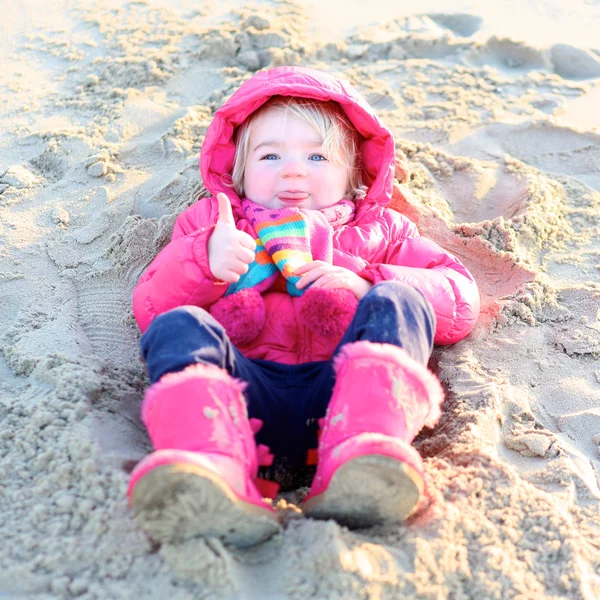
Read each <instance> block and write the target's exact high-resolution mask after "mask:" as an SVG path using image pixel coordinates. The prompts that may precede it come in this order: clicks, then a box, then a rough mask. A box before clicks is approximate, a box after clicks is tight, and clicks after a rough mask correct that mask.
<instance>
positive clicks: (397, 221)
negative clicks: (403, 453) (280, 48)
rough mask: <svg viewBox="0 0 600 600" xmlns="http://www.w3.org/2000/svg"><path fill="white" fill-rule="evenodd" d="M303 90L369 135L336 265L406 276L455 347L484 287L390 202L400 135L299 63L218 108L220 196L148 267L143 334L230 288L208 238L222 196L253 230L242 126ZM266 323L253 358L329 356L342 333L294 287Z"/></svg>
mask: <svg viewBox="0 0 600 600" xmlns="http://www.w3.org/2000/svg"><path fill="white" fill-rule="evenodd" d="M274 95H281V96H301V97H306V98H313V99H317V100H334V101H336V102H338V103H339V104H340V105H341V106H342V108H343V109H344V111H345V112H346V114H347V115H348V118H349V119H350V120H351V121H352V123H353V124H354V126H355V127H356V129H357V130H358V131H359V132H360V133H361V135H362V136H363V137H364V138H365V139H364V141H363V143H362V146H361V159H362V164H363V171H364V176H363V181H365V183H366V185H367V186H368V188H369V191H368V194H367V196H366V198H364V199H362V200H358V201H357V206H356V214H355V217H354V220H353V221H351V222H350V223H348V224H346V225H343V226H341V227H339V228H338V229H336V230H335V232H334V237H333V242H334V248H335V250H334V261H333V262H334V264H336V265H340V266H343V267H346V268H348V269H351V270H352V271H354V272H356V273H359V274H360V276H361V277H363V278H365V279H367V280H368V281H370V282H372V283H373V284H376V283H379V282H381V281H386V280H395V281H401V282H403V283H406V284H408V285H410V286H412V287H414V288H416V289H417V290H420V291H421V292H422V293H423V295H424V296H425V297H426V298H427V299H428V300H429V301H430V302H431V304H432V306H433V308H434V310H435V314H436V316H437V326H436V332H435V343H437V344H452V343H454V342H457V341H459V340H461V339H462V338H464V337H465V336H466V335H467V334H468V333H469V332H470V331H471V329H472V328H473V326H474V325H475V322H476V321H477V316H478V314H479V293H478V290H477V286H476V284H475V282H474V281H473V278H472V276H471V274H470V273H469V272H468V271H467V269H466V268H465V267H464V266H463V265H462V264H461V263H460V262H459V261H458V260H457V259H456V258H455V257H454V256H452V255H451V254H449V253H448V252H446V251H444V250H443V249H442V248H440V247H439V246H438V245H437V244H436V243H435V242H433V241H431V240H429V239H425V238H423V237H420V236H419V233H418V231H417V228H416V226H415V225H414V223H412V222H411V221H410V220H409V219H407V218H406V217H405V216H403V215H402V214H400V213H398V212H396V211H394V210H391V209H388V208H385V207H386V205H387V204H388V203H389V202H390V200H391V194H392V184H393V177H394V163H395V156H394V140H393V138H392V135H391V133H390V132H389V131H388V130H387V129H386V128H385V127H384V126H383V125H382V124H381V122H380V121H379V119H378V118H377V116H376V115H375V114H374V112H373V110H372V109H371V108H370V107H369V106H368V105H367V104H366V102H365V100H364V99H363V98H361V97H360V96H359V95H358V94H357V92H356V91H355V90H354V89H353V88H352V87H351V86H350V84H349V83H348V82H346V81H343V80H337V79H335V78H333V77H331V76H330V75H328V74H326V73H323V72H320V71H314V70H312V69H308V68H301V67H277V68H275V69H271V70H269V71H262V72H259V73H257V74H256V75H255V76H254V77H252V78H251V79H249V80H248V81H247V82H245V83H244V84H243V85H242V86H241V87H240V88H239V89H238V90H237V91H236V92H235V93H234V94H233V95H232V96H231V98H230V99H229V100H228V101H227V102H226V103H225V104H224V105H223V107H222V108H220V109H219V110H218V111H217V112H216V114H215V117H214V119H213V121H212V123H211V125H210V127H209V128H208V131H207V134H206V138H205V140H204V144H203V146H202V152H201V158H200V170H201V175H202V180H203V182H204V185H205V187H206V188H207V190H209V191H210V193H211V194H212V197H210V198H205V199H200V200H198V201H197V202H195V203H194V204H193V205H192V206H190V207H189V208H188V209H186V210H185V211H184V212H183V213H182V214H181V215H179V217H178V219H177V222H176V224H175V228H174V231H173V236H172V239H171V242H170V243H169V244H168V245H167V246H166V247H165V248H164V249H163V250H162V251H161V252H160V253H159V255H158V256H157V257H156V258H155V259H154V260H153V261H152V263H151V264H150V265H149V267H148V268H147V269H146V271H145V272H144V273H143V274H142V277H141V278H140V281H139V283H138V285H137V286H136V288H135V290H134V293H133V310H134V314H135V318H136V320H137V322H138V324H139V326H140V329H141V330H142V331H145V330H146V329H147V328H148V326H149V325H150V323H151V321H152V319H154V317H156V316H157V315H160V314H161V313H164V312H166V311H168V310H171V309H173V308H175V307H178V306H183V305H195V306H200V307H202V308H205V309H207V310H208V309H209V308H210V306H211V305H212V304H213V303H214V302H216V301H217V300H219V299H220V298H221V297H222V296H223V295H224V294H225V292H226V291H227V288H228V285H227V284H225V283H222V282H219V281H216V280H215V278H214V277H213V275H212V273H211V271H210V268H209V263H208V248H207V243H208V239H209V237H210V235H211V233H212V230H213V227H214V225H215V224H216V222H217V218H218V208H217V201H216V195H217V193H218V192H224V193H225V194H227V196H228V197H229V198H230V199H231V203H232V207H233V214H234V217H235V219H236V221H237V227H238V229H241V230H244V231H247V232H251V229H250V227H249V223H248V222H247V220H246V219H245V217H244V214H243V212H242V209H241V201H240V198H238V197H237V196H236V194H235V193H234V192H233V190H232V188H231V187H229V186H227V185H226V183H227V182H230V181H231V177H230V175H229V174H230V173H231V171H232V165H233V157H234V152H235V146H234V143H233V141H232V136H233V133H234V129H235V128H236V127H237V126H238V125H240V123H242V122H243V121H244V120H245V119H246V118H247V117H248V115H250V114H251V113H252V112H254V111H255V110H256V109H257V108H258V107H259V106H261V105H262V104H263V103H265V102H266V101H267V100H268V99H269V98H270V97H271V96H274ZM263 300H264V303H265V308H266V314H267V322H266V325H265V327H264V329H263V330H262V332H261V333H260V335H259V336H258V337H257V338H256V339H254V340H253V341H252V342H250V343H249V344H248V345H247V346H242V347H240V350H241V351H242V352H243V353H244V354H245V355H246V356H248V357H250V358H260V359H265V360H273V361H278V362H281V363H287V364H298V363H303V362H309V361H316V360H326V359H328V358H330V357H331V355H332V353H333V350H334V349H335V347H336V345H337V344H338V342H339V339H332V338H327V337H323V336H321V335H319V334H317V333H315V332H314V331H310V330H309V329H307V328H306V327H305V326H304V325H303V324H302V323H301V322H300V321H301V320H300V319H299V318H298V309H299V307H298V300H299V298H294V297H292V296H290V295H288V294H287V293H282V292H276V291H273V290H267V291H266V292H264V293H263Z"/></svg>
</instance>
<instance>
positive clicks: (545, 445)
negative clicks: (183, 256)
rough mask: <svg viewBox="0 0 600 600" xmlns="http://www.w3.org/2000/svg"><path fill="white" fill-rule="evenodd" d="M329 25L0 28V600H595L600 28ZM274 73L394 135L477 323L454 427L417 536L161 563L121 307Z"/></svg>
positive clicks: (449, 371) (314, 531)
mask: <svg viewBox="0 0 600 600" xmlns="http://www.w3.org/2000/svg"><path fill="white" fill-rule="evenodd" d="M314 4H315V3H311V2H308V3H307V4H306V5H304V4H294V3H291V2H273V3H270V2H267V1H266V0H265V1H263V2H261V3H260V4H243V3H242V2H231V1H230V2H229V3H227V4H224V3H217V2H206V3H199V2H166V1H164V2H159V1H158V0H156V1H155V0H139V1H136V2H125V1H117V0H112V1H107V0H98V1H96V2H93V3H91V2H83V1H81V0H80V1H77V0H60V1H57V2H56V3H55V4H53V8H52V10H51V11H48V9H47V3H46V4H42V3H36V2H33V1H29V0H25V1H24V2H21V3H16V2H12V1H10V2H8V4H7V6H5V7H4V8H3V11H4V12H5V14H4V24H3V25H2V27H3V28H4V30H3V32H4V35H3V39H1V43H0V56H1V57H2V62H1V64H0V131H1V133H2V135H1V136H0V307H1V310H0V515H1V518H0V540H1V543H0V598H7V599H9V598H10V599H20V598H27V599H29V598H31V599H36V600H37V599H40V600H42V599H43V600H50V599H63V598H82V599H86V600H88V599H89V600H92V599H102V600H104V599H112V598H115V599H118V598H146V599H151V600H162V599H165V598H169V599H171V600H184V599H185V600H188V599H189V600H191V599H194V600H197V599H201V598H213V599H222V598H223V599H238V598H239V599H260V600H267V599H292V600H304V599H307V598H324V599H332V600H338V599H339V600H342V599H343V600H352V599H373V600H375V599H378V600H379V599H382V600H383V599H396V598H431V599H436V600H437V599H441V598H452V599H467V598H477V599H478V600H480V599H482V598H499V599H500V598H501V599H504V598H521V599H525V598H536V599H541V598H552V599H555V598H582V599H589V600H592V599H596V598H598V597H600V542H599V540H600V512H599V501H600V489H599V482H600V476H599V469H600V360H599V359H600V277H599V270H600V118H599V117H598V112H597V110H595V107H596V106H597V105H598V100H599V99H600V95H599V91H600V88H599V87H598V86H597V84H598V82H599V81H600V50H599V49H598V47H595V48H594V47H593V46H590V45H589V44H591V43H592V42H590V41H589V40H590V39H591V36H590V35H589V32H590V28H591V27H592V25H594V24H599V23H600V11H599V10H598V8H597V7H595V6H593V4H594V3H589V2H588V3H582V5H581V6H580V7H577V5H572V4H567V3H566V2H563V3H562V4H561V3H560V2H554V3H553V5H554V6H553V7H550V8H549V9H548V11H547V12H546V13H544V15H541V16H540V18H542V17H543V18H545V19H546V21H542V22H543V23H546V24H548V23H549V24H550V25H551V24H552V23H554V24H555V25H556V27H555V28H554V29H552V28H551V27H550V26H548V27H546V30H545V31H546V34H547V35H546V38H547V36H548V35H550V36H554V37H551V40H550V41H548V40H547V39H545V40H540V39H536V38H535V36H533V32H534V31H536V29H535V28H534V27H532V28H531V32H532V37H531V38H530V39H528V37H527V35H526V34H527V31H526V29H525V28H524V27H523V24H522V22H521V21H520V20H519V19H518V18H515V29H514V32H515V33H514V37H509V34H510V29H511V23H510V18H509V17H510V14H509V13H510V11H509V10H508V9H505V12H504V13H503V14H504V21H502V27H501V28H498V27H497V28H496V29H495V30H494V29H493V27H491V25H493V23H490V14H491V13H490V12H489V10H490V9H484V8H482V9H481V11H480V12H478V11H477V9H476V7H475V8H474V9H472V10H467V9H468V8H469V7H464V8H465V9H464V10H462V12H461V10H460V8H461V7H460V6H458V7H457V5H456V4H455V3H454V5H453V7H452V9H450V8H449V7H448V4H449V3H446V6H447V8H446V9H444V7H443V5H444V3H443V2H425V4H423V8H424V10H429V8H431V12H430V13H428V14H421V15H418V14H416V12H415V8H414V7H408V5H407V4H406V3H404V5H403V6H404V7H405V8H406V14H405V16H404V17H398V16H397V15H398V14H400V13H401V11H400V10H399V12H398V13H397V14H396V16H390V15H388V16H386V17H385V18H386V19H387V20H386V21H385V22H384V23H383V24H380V25H372V24H371V25H366V24H365V26H363V27H361V28H358V29H357V30H354V31H352V32H347V33H345V34H344V35H342V33H341V32H340V31H338V32H337V33H336V32H335V30H333V34H332V29H331V28H329V30H328V31H324V30H323V27H320V28H319V27H315V23H320V22H317V21H313V20H311V14H312V13H311V11H314V10H316V8H315V6H314ZM321 4H323V5H324V4H325V3H321ZM326 4H327V5H328V7H329V9H330V10H332V7H333V8H335V6H337V5H336V4H335V3H326ZM463 4H464V3H463ZM400 5H402V3H400ZM400 5H399V6H400ZM584 5H585V6H584ZM511 6H512V5H511ZM428 7H429V8H428ZM525 7H526V8H527V10H528V11H529V12H532V11H533V12H535V11H534V9H535V7H534V3H532V4H531V5H530V4H527V3H526V4H525ZM355 8H356V7H355ZM557 8H560V11H558V12H556V11H557ZM551 9H553V10H554V11H555V12H554V13H552V10H551ZM485 10H488V12H487V13H486V12H485ZM498 10H500V9H498ZM515 10H516V9H515ZM577 11H579V12H577ZM533 12H532V14H533ZM376 13H377V11H376V10H374V14H373V18H375V16H376ZM505 13H506V14H505ZM344 14H345V13H344ZM498 14H500V13H499V12H495V13H493V15H498ZM553 14H555V15H556V17H554V20H553V16H552V15H553ZM493 15H492V16H493ZM561 15H563V16H565V15H566V16H565V20H564V21H563V23H562V25H564V27H562V28H561V27H560V26H559V25H560V23H559V21H560V18H561ZM517 16H518V15H517ZM534 16H535V15H534ZM567 17H568V18H567ZM576 17H579V22H580V23H581V31H580V33H581V36H580V37H579V38H578V37H577V31H574V29H573V26H574V24H576V23H577V18H576ZM382 18H384V17H382ZM362 23H366V19H363V20H362ZM338 25H339V24H338ZM517 25H518V26H517ZM569 26H570V28H569ZM595 31H597V29H596V30H595ZM332 35H334V36H337V37H333V38H332V37H331V36H332ZM328 36H329V37H328ZM519 36H520V37H519ZM561 36H562V37H561ZM586 36H587V37H586ZM586 43H587V44H588V45H586ZM279 64H302V65H309V66H314V67H316V68H320V69H323V70H325V71H329V72H331V73H334V74H335V75H338V76H341V77H345V78H347V79H349V80H350V81H351V82H352V83H353V84H354V85H355V86H356V87H357V88H358V89H359V90H360V91H361V92H362V93H363V94H364V95H365V97H366V98H367V100H368V101H369V102H370V103H371V104H372V105H373V106H374V107H375V108H376V109H377V111H378V113H379V114H380V115H381V117H382V118H383V119H384V121H385V122H386V123H387V124H388V126H389V127H390V128H391V129H393V131H394V134H395V135H396V137H397V144H398V150H399V151H400V150H402V151H403V152H404V153H405V155H406V157H407V164H408V168H409V171H410V177H409V180H408V183H407V185H408V187H409V188H410V189H411V190H412V194H413V197H412V199H411V200H410V202H409V203H408V204H406V203H404V204H403V203H401V202H399V201H396V206H397V207H398V208H399V209H401V210H404V211H405V212H406V213H407V214H408V215H409V216H411V218H413V219H414V220H415V221H416V222H417V223H418V226H419V229H420V230H421V232H422V233H423V234H424V235H428V236H431V237H432V238H434V239H436V240H437V241H438V242H439V243H440V244H442V245H443V246H445V247H447V248H448V249H449V250H450V251H452V252H454V253H456V255H457V256H459V257H460V258H461V259H462V260H464V262H465V263H466V265H467V266H468V267H469V268H470V269H471V271H472V272H473V274H474V275H475V277H476V278H477V281H478V283H479V285H480V289H481V294H482V301H483V311H482V315H481V319H480V321H479V324H478V326H477V327H476V329H475V330H474V331H473V333H472V334H471V335H470V336H469V337H468V338H467V339H465V340H464V341H462V342H460V343H459V344H456V345H455V346H452V347H447V348H438V349H436V350H435V352H434V355H433V357H432V362H431V366H432V368H434V369H435V370H436V372H437V373H438V375H439V377H440V379H441V381H442V383H443V385H444V387H445V390H446V395H447V400H446V402H445V405H444V411H443V417H442V420H441V422H440V424H439V425H438V426H437V427H436V428H435V429H433V430H431V431H429V430H428V431H425V432H423V433H422V434H421V435H420V436H419V438H418V440H417V447H418V448H419V450H420V452H421V453H422V455H423V456H424V457H425V465H426V473H427V484H428V490H429V498H428V502H427V503H426V505H425V506H424V507H423V509H422V510H421V511H420V512H419V513H418V514H417V515H415V516H414V517H413V518H411V519H410V521H409V522H407V523H405V524H402V525H394V526H388V527H381V528H376V529H371V530H364V531H358V532H350V531H348V530H347V529H345V528H342V527H340V526H338V525H337V524H336V523H334V522H318V521H312V520H309V519H306V518H304V517H303V516H302V514H301V512H300V511H299V508H298V505H299V502H300V500H301V498H302V497H303V495H304V493H305V492H306V489H300V490H298V491H297V492H293V493H289V494H286V495H284V496H281V497H279V499H278V501H277V509H278V512H279V514H280V516H281V520H282V522H283V523H284V528H283V531H282V533H281V534H280V535H277V536H276V537H275V538H274V539H272V540H271V541H270V542H268V543H266V544H264V545H262V546H261V547H259V548H256V549H253V550H249V551H248V550H247V551H238V550H233V549H231V548H226V547H224V546H223V545H222V544H221V543H219V542H218V541H215V540H189V541H187V542H185V543H181V544H173V545H168V544H164V545H162V546H160V545H158V544H155V543H154V542H152V541H151V540H149V539H148V538H147V537H146V536H145V535H144V533H143V532H142V531H141V530H140V529H139V528H138V527H137V525H136V523H135V522H134V521H133V519H132V517H131V515H130V513H129V511H128V508H127V505H126V501H125V490H126V487H127V481H128V474H129V472H130V471H131V469H132V467H133V465H134V464H135V462H136V461H137V460H139V459H140V458H141V457H142V456H144V454H145V453H146V452H147V451H148V449H149V442H148V439H147V436H146V434H145V431H144V429H143V427H142V425H141V423H140V420H139V416H138V410H139V403H140V400H141V398H142V395H143V390H144V388H145V386H146V385H147V380H146V375H145V371H144V365H143V363H142V361H141V360H140V357H139V352H138V335H139V334H138V330H137V326H136V324H135V321H134V319H133V315H132V312H131V307H130V295H131V290H132V287H133V286H134V284H135V282H136V280H137V278H138V277H139V275H140V273H141V272H142V270H143V269H144V267H145V266H146V265H147V264H148V262H149V261H150V260H151V259H152V258H153V256H155V255H156V253H157V252H158V251H159V249H160V248H161V247H162V246H163V245H164V244H165V243H166V242H167V240H168V238H169V235H170V232H171V229H172V226H173V222H174V218H175V216H176V214H177V213H179V212H180V211H181V210H182V209H183V208H184V207H185V206H187V205H188V203H189V201H190V200H189V198H190V192H191V190H192V189H193V188H194V187H195V186H196V185H197V184H199V183H200V180H199V173H198V168H197V162H198V151H199V148H200V145H201V142H202V138H203V135H204V133H205V131H206V127H207V126H208V124H209V122H210V120H211V114H212V112H213V111H214V110H215V109H216V108H218V107H219V106H220V104H221V103H222V102H223V100H224V99H225V98H227V97H228V96H229V95H230V94H231V93H232V91H233V90H235V89H236V88H237V86H238V85H239V84H240V83H241V82H242V81H244V80H245V79H247V78H248V77H250V76H251V74H252V72H254V70H256V69H258V68H262V67H266V66H269V65H279Z"/></svg>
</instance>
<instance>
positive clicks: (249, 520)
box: [131, 463, 280, 548]
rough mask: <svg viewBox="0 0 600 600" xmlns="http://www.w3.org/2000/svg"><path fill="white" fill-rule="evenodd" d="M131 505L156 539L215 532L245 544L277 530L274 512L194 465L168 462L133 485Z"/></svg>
mask: <svg viewBox="0 0 600 600" xmlns="http://www.w3.org/2000/svg"><path fill="white" fill-rule="evenodd" d="M131 508H132V510H133V513H134V515H135V517H136V520H137V521H138V523H139V524H140V526H141V527H142V528H143V529H144V530H145V531H146V532H147V533H148V534H149V535H150V537H152V538H153V539H155V540H157V541H160V542H173V541H177V540H184V539H187V538H192V537H196V536H204V537H217V538H219V539H221V540H223V541H224V542H225V543H228V544H231V545H234V546H237V547H240V548H245V547H248V546H254V545H255V544H258V543H260V542H263V541H265V540H267V539H269V538H270V537H271V536H273V535H274V534H276V533H277V532H278V531H279V530H280V525H279V523H278V521H277V517H276V515H275V513H274V512H273V511H271V510H269V509H267V508H261V507H260V506H257V505H256V504H252V503H249V502H245V501H244V500H242V499H240V498H238V497H237V496H236V495H235V494H234V493H233V491H232V490H231V488H229V486H227V484H226V483H225V482H224V481H223V480H221V479H220V478H219V477H218V476H216V475H215V474H214V473H212V472H211V471H209V470H206V469H202V468H201V467H199V466H198V465H189V464H184V463H171V464H166V465H161V466H159V467H156V468H154V469H152V470H151V471H149V472H148V473H147V474H146V475H144V476H143V477H142V478H141V479H140V480H139V481H138V482H137V484H136V485H135V488H134V489H133V491H132V494H131Z"/></svg>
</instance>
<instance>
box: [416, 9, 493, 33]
mask: <svg viewBox="0 0 600 600" xmlns="http://www.w3.org/2000/svg"><path fill="white" fill-rule="evenodd" d="M427 16H428V17H429V18H430V19H431V20H432V21H433V22H434V23H436V24H437V25H439V26H440V27H443V28H444V29H448V30H450V31H451V32H452V33H453V34H454V35H456V36H459V37H470V36H472V35H473V34H475V33H477V31H479V28H480V27H481V25H482V23H483V19H482V18H481V17H476V16H475V15H468V14H465V13H459V14H456V15H451V14H443V13H432V14H429V15H427Z"/></svg>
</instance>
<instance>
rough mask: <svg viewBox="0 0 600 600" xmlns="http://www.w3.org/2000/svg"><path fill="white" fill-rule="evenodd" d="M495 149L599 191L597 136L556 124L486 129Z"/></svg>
mask: <svg viewBox="0 0 600 600" xmlns="http://www.w3.org/2000/svg"><path fill="white" fill-rule="evenodd" d="M485 135H486V136H487V137H489V141H490V142H491V143H492V144H493V146H495V147H496V148H497V149H498V150H500V151H501V152H503V153H507V154H510V155H511V156H514V157H515V158H518V159H519V160H522V161H523V162H524V163H527V164H529V165H532V166H534V167H536V168H538V169H541V170H543V171H546V172H547V173H551V174H556V175H567V176H569V177H575V178H576V179H579V180H580V181H582V182H583V183H585V184H586V185H588V186H589V187H591V188H593V189H595V190H598V191H600V135H598V134H595V133H579V132H577V131H574V130H573V129H570V128H568V127H559V126H555V125H536V124H531V123H528V124H525V125H502V124H496V125H491V126H489V127H487V128H486V131H485Z"/></svg>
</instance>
